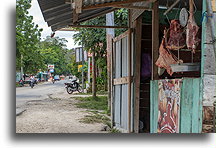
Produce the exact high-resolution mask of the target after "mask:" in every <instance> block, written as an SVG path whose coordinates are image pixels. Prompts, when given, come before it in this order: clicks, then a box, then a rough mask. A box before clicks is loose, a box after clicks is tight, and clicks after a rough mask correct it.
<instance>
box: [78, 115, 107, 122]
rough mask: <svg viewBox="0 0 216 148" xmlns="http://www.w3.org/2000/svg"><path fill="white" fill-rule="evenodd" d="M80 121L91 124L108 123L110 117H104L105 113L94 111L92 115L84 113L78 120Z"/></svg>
mask: <svg viewBox="0 0 216 148" xmlns="http://www.w3.org/2000/svg"><path fill="white" fill-rule="evenodd" d="M80 122H82V123H88V124H92V123H104V124H109V123H110V119H109V118H108V117H106V116H105V115H101V114H98V113H94V114H92V115H86V116H85V117H84V118H82V119H81V120H80Z"/></svg>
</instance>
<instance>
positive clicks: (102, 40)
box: [73, 9, 128, 85]
mask: <svg viewBox="0 0 216 148" xmlns="http://www.w3.org/2000/svg"><path fill="white" fill-rule="evenodd" d="M114 17H115V25H116V26H126V25H127V19H128V11H127V10H126V9H119V10H117V11H115V12H114ZM82 25H95V26H105V25H106V17H105V16H101V17H97V18H95V19H92V20H89V21H86V22H84V23H82ZM77 31H79V32H78V33H76V34H74V36H73V38H74V40H75V43H78V44H79V45H81V44H83V46H84V49H85V50H87V51H89V52H92V51H94V52H95V56H96V57H95V60H96V65H97V69H98V71H99V74H98V78H97V82H99V83H98V84H104V85H106V83H107V82H106V80H107V67H106V65H107V63H106V62H107V61H106V59H107V58H106V29H105V28H78V29H77ZM125 31H126V29H115V34H116V36H118V35H120V34H121V33H123V32H125Z"/></svg>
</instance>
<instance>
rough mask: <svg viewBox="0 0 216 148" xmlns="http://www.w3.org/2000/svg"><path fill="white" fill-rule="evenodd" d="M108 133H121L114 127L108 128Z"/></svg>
mask: <svg viewBox="0 0 216 148" xmlns="http://www.w3.org/2000/svg"><path fill="white" fill-rule="evenodd" d="M110 133H121V132H120V131H119V130H117V129H115V128H112V129H111V130H110Z"/></svg>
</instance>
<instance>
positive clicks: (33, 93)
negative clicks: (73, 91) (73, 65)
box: [16, 80, 68, 110]
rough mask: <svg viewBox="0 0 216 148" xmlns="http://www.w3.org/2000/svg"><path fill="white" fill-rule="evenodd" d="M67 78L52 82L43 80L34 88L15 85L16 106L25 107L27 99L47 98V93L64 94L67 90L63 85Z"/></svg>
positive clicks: (18, 107)
mask: <svg viewBox="0 0 216 148" xmlns="http://www.w3.org/2000/svg"><path fill="white" fill-rule="evenodd" d="M67 81H68V80H61V81H56V82H55V83H54V84H53V83H52V82H44V83H41V84H38V85H35V86H34V88H31V87H30V86H28V85H27V86H25V87H17V88H16V108H17V109H23V110H24V109H25V104H26V103H27V102H28V101H34V100H43V99H46V98H49V95H55V94H65V95H67V92H66V90H65V87H64V83H65V82H67Z"/></svg>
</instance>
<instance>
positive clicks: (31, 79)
mask: <svg viewBox="0 0 216 148" xmlns="http://www.w3.org/2000/svg"><path fill="white" fill-rule="evenodd" d="M34 83H35V78H34V76H33V75H31V77H30V86H31V88H33V87H34Z"/></svg>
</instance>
